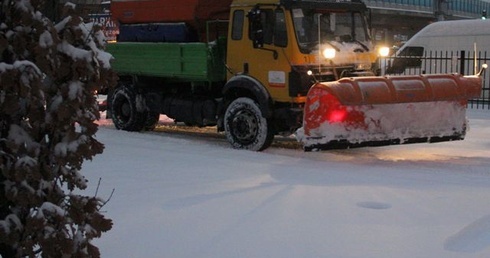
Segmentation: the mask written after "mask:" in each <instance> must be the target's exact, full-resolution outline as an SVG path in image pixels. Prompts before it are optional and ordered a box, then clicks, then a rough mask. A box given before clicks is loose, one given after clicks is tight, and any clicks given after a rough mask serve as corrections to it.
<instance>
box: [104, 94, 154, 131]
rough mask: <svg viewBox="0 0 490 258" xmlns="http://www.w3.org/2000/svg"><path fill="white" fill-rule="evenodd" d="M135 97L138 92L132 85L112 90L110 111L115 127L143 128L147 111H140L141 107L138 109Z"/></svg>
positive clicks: (122, 128) (137, 129)
mask: <svg viewBox="0 0 490 258" xmlns="http://www.w3.org/2000/svg"><path fill="white" fill-rule="evenodd" d="M137 97H138V94H137V93H136V92H135V90H134V89H133V88H132V87H128V86H121V87H119V88H117V89H115V90H114V95H113V96H112V102H111V113H112V121H113V123H114V126H115V127H116V128H117V129H119V130H125V131H141V130H143V129H144V128H145V125H146V122H147V121H146V120H147V118H148V111H142V109H143V108H141V107H140V108H139V109H138V106H137V105H138V100H137ZM140 102H141V101H140ZM140 104H141V103H140Z"/></svg>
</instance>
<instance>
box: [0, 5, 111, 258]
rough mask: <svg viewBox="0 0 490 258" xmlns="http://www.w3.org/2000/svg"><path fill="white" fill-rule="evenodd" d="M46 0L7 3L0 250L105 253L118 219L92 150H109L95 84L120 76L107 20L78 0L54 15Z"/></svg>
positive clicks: (11, 253) (1, 45)
mask: <svg viewBox="0 0 490 258" xmlns="http://www.w3.org/2000/svg"><path fill="white" fill-rule="evenodd" d="M43 2H44V1H42V0H3V1H2V5H1V7H0V22H1V24H0V53H1V56H0V255H2V256H3V257H4V258H7V257H35V256H42V257H99V256H100V255H99V250H98V248H97V247H95V246H94V245H93V244H91V240H92V239H94V238H97V237H100V236H101V234H102V232H105V231H107V230H109V229H111V227H112V221H111V220H110V219H108V218H106V217H104V216H103V215H102V214H101V212H100V208H101V207H102V206H103V205H104V200H102V199H100V198H99V197H97V196H84V195H81V194H79V193H77V191H78V192H81V191H79V190H83V189H85V188H86V187H87V180H86V179H85V178H84V177H83V175H82V174H81V173H80V170H81V168H82V163H83V161H84V160H90V159H91V158H92V157H93V156H94V155H96V154H99V153H102V151H103V145H102V144H101V143H100V142H98V141H97V140H96V139H95V137H94V135H95V133H96V131H97V124H96V123H95V120H97V119H98V118H99V116H100V115H99V112H98V107H97V101H96V98H95V95H94V93H95V92H96V91H97V90H100V89H101V87H112V86H113V85H114V83H115V78H116V76H115V75H114V73H113V72H112V70H111V69H110V64H109V59H110V55H109V54H108V53H106V52H104V51H103V50H102V49H103V45H104V42H103V34H102V31H101V30H100V28H99V27H98V26H92V24H84V23H83V22H82V19H81V18H80V17H78V16H77V15H76V14H75V13H74V8H73V6H71V5H69V4H68V5H66V6H65V9H66V10H65V11H66V12H65V14H64V15H63V17H65V18H64V19H62V20H61V21H60V22H59V23H58V24H56V25H54V24H52V22H51V21H50V20H49V19H47V18H46V17H45V16H43V14H42V13H41V12H40V11H39V10H43V4H44V3H43Z"/></svg>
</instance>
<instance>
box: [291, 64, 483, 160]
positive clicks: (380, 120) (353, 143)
mask: <svg viewBox="0 0 490 258" xmlns="http://www.w3.org/2000/svg"><path fill="white" fill-rule="evenodd" d="M481 87H482V80H481V78H479V77H477V76H461V75H458V74H447V75H420V76H396V77H358V78H345V79H341V80H339V81H335V82H327V83H317V84H315V85H314V86H313V87H312V88H311V89H310V91H309V93H308V96H307V101H306V104H305V111H304V118H303V127H302V128H300V129H299V130H298V131H297V133H296V135H297V138H298V140H299V141H301V142H302V143H303V147H304V150H306V151H314V150H328V149H339V148H355V147H366V146H385V145H394V144H408V143H431V142H442V141H453V140H463V139H464V137H465V134H466V124H467V120H466V106H467V100H468V99H470V98H474V97H479V96H480V93H481Z"/></svg>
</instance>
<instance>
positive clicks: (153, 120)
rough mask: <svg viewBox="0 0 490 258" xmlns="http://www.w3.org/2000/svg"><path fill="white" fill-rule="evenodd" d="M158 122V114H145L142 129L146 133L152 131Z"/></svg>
mask: <svg viewBox="0 0 490 258" xmlns="http://www.w3.org/2000/svg"><path fill="white" fill-rule="evenodd" d="M159 120H160V114H159V113H156V112H150V111H148V112H147V116H146V121H145V127H144V128H143V129H144V130H146V131H153V129H155V127H156V126H157V124H158V121H159Z"/></svg>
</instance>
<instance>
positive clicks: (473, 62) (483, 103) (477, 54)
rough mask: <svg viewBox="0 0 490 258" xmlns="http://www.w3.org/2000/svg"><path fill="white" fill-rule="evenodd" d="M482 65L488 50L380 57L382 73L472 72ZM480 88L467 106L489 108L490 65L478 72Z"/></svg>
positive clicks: (489, 59)
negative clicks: (480, 90) (480, 82)
mask: <svg viewBox="0 0 490 258" xmlns="http://www.w3.org/2000/svg"><path fill="white" fill-rule="evenodd" d="M483 64H489V65H490V53H488V54H487V52H486V51H485V52H482V51H456V52H452V51H439V52H435V51H428V52H425V53H424V54H423V55H422V56H403V57H395V58H393V57H388V58H383V59H381V60H380V66H381V70H382V71H381V72H382V74H400V75H416V74H438V73H460V74H464V75H473V74H477V73H479V72H480V69H481V67H482V66H483ZM482 77H483V90H482V93H481V96H480V98H476V99H471V100H470V102H469V104H468V105H469V107H470V108H475V109H487V110H490V68H489V69H486V70H485V71H484V72H483V73H482Z"/></svg>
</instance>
